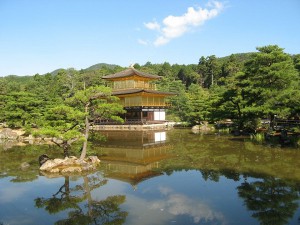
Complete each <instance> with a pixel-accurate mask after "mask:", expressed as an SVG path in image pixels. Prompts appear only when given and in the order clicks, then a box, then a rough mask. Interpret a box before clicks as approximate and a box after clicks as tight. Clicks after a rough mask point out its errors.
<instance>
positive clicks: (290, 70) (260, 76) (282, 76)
mask: <svg viewBox="0 0 300 225" xmlns="http://www.w3.org/2000/svg"><path fill="white" fill-rule="evenodd" d="M257 50H258V51H259V52H258V53H255V54H253V57H252V59H251V60H250V61H248V62H247V63H246V64H245V74H244V76H241V77H240V86H241V87H242V88H243V91H242V95H243V96H244V99H245V100H246V101H247V107H246V108H245V110H247V111H248V112H249V113H251V114H253V115H254V116H255V117H265V116H268V117H269V118H270V119H271V120H273V119H274V115H278V116H281V117H285V116H288V115H289V114H290V113H291V110H290V107H289V104H288V101H287V99H286V98H287V97H288V96H289V95H290V93H291V92H294V90H295V89H294V88H295V86H294V84H295V82H296V83H298V82H299V76H298V74H297V71H296V69H295V67H294V64H293V61H292V58H291V56H290V55H288V54H286V53H284V52H283V49H282V48H280V47H278V46H277V45H269V46H264V47H259V48H257Z"/></svg>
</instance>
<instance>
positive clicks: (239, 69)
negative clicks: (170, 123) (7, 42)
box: [0, 45, 300, 127]
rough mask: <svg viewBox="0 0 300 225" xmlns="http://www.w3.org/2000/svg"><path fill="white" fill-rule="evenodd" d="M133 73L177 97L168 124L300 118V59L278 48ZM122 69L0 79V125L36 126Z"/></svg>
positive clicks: (105, 67) (154, 66)
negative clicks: (149, 78) (52, 111)
mask: <svg viewBox="0 0 300 225" xmlns="http://www.w3.org/2000/svg"><path fill="white" fill-rule="evenodd" d="M134 67H135V68H136V69H138V70H140V71H143V72H146V73H150V74H156V75H159V76H161V77H162V79H160V80H159V81H157V88H158V89H159V90H162V91H170V92H176V93H178V95H177V96H175V97H174V98H172V99H171V100H170V101H171V103H172V105H173V107H172V108H171V109H170V110H169V112H168V115H171V116H172V118H170V119H176V120H181V121H187V122H189V123H191V124H195V123H199V122H200V121H202V120H209V121H217V120H220V119H225V118H230V119H232V120H234V121H236V122H237V124H238V125H239V127H244V126H257V125H258V121H259V120H258V119H259V118H274V116H275V115H276V116H277V117H282V118H291V117H299V116H300V89H299V86H300V54H297V55H293V56H291V55H290V54H288V53H285V52H284V49H282V48H280V47H279V46H277V45H269V46H264V47H259V48H257V52H254V53H241V54H232V55H230V56H227V57H222V58H217V57H216V56H214V55H211V56H201V57H200V58H199V61H198V62H195V64H189V65H178V64H173V65H171V64H170V63H168V62H165V63H162V64H152V63H151V62H147V63H145V64H144V65H139V64H135V66H134ZM124 69H125V68H124V67H120V66H118V65H110V64H104V63H99V64H96V65H94V66H91V67H88V68H86V69H81V70H75V69H73V68H69V69H60V70H58V71H55V72H54V71H53V72H52V73H47V74H45V75H39V74H36V75H33V76H25V77H24V76H20V77H18V76H7V77H2V78H0V107H1V111H0V123H1V122H6V123H9V124H11V126H25V125H30V124H35V125H37V126H38V125H39V124H37V123H38V121H39V120H37V118H41V117H43V116H46V115H47V113H46V112H47V111H48V110H49V109H51V107H53V106H54V105H57V104H58V103H60V104H64V101H65V100H66V99H67V98H68V96H72V95H74V94H75V93H76V92H77V91H80V90H82V89H83V88H90V87H98V86H101V85H106V84H105V81H104V80H102V79H101V77H103V76H105V75H108V74H112V73H116V72H119V71H121V70H124ZM41 121H42V120H41Z"/></svg>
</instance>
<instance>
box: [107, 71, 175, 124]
mask: <svg viewBox="0 0 300 225" xmlns="http://www.w3.org/2000/svg"><path fill="white" fill-rule="evenodd" d="M102 78H103V79H105V80H106V81H108V83H109V84H110V86H111V88H112V91H113V92H112V95H114V96H117V97H118V98H119V99H120V102H121V104H122V105H123V107H124V109H125V110H126V114H124V115H121V117H122V118H123V119H124V121H125V124H150V123H160V122H163V121H165V120H166V109H167V108H168V107H169V106H170V104H169V103H167V101H166V97H168V96H172V95H175V94H174V93H171V92H163V91H157V90H156V84H155V83H154V82H155V81H156V80H158V79H160V78H161V77H160V76H157V75H152V74H147V73H144V72H141V71H138V70H136V69H135V68H134V67H130V68H128V69H126V70H124V71H121V72H118V73H115V74H111V75H107V76H103V77H102Z"/></svg>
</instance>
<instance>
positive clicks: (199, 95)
mask: <svg viewBox="0 0 300 225" xmlns="http://www.w3.org/2000/svg"><path fill="white" fill-rule="evenodd" d="M187 95H188V102H187V103H186V105H188V111H187V118H188V121H189V122H190V123H191V124H199V123H200V122H201V121H204V120H208V118H209V115H210V111H211V109H210V107H211V106H210V101H209V92H208V91H207V90H205V89H203V88H202V87H200V86H199V85H198V84H191V86H190V87H189V89H188V94H187Z"/></svg>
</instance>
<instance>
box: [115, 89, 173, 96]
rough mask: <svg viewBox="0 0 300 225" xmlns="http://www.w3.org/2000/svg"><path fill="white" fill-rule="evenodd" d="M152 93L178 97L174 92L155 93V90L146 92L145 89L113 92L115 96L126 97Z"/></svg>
mask: <svg viewBox="0 0 300 225" xmlns="http://www.w3.org/2000/svg"><path fill="white" fill-rule="evenodd" d="M140 92H145V93H152V94H163V95H176V94H175V93H173V92H165V91H154V90H145V89H128V90H122V91H113V92H112V94H113V95H126V94H135V93H140Z"/></svg>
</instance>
